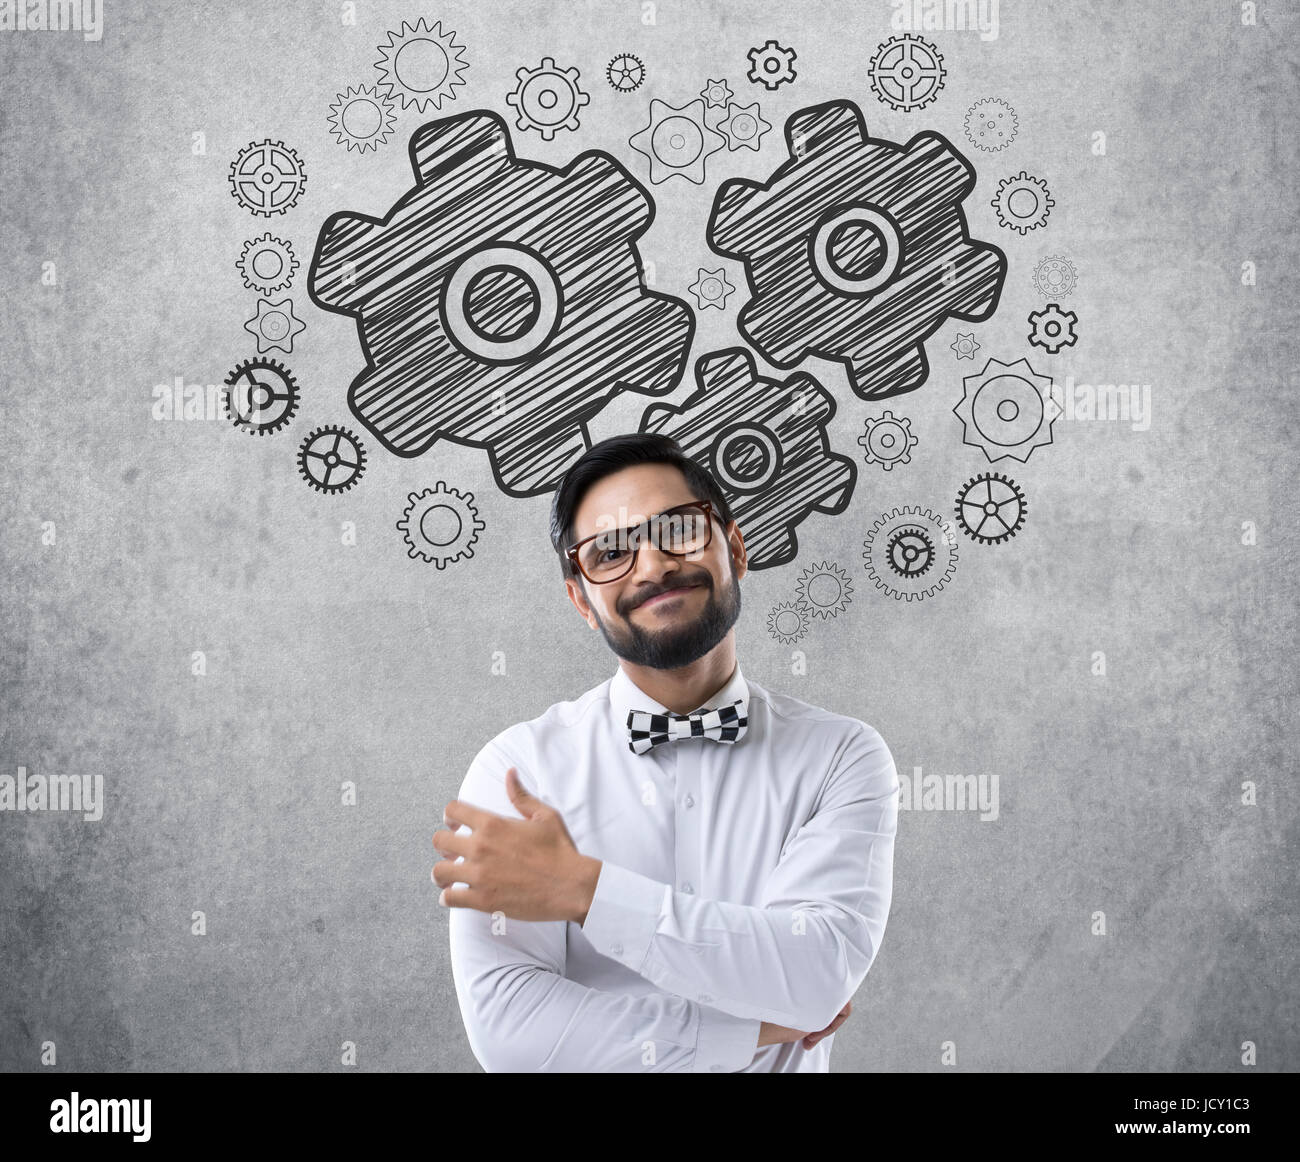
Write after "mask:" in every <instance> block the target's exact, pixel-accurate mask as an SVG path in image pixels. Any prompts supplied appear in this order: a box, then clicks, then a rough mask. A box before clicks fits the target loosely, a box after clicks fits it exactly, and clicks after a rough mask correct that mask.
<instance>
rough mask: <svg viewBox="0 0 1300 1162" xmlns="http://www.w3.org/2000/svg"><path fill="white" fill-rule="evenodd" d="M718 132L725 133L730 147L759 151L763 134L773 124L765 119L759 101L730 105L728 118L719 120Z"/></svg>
mask: <svg viewBox="0 0 1300 1162" xmlns="http://www.w3.org/2000/svg"><path fill="white" fill-rule="evenodd" d="M717 128H718V132H719V133H722V134H725V135H726V138H727V148H728V149H752V150H754V151H755V152H758V149H759V147H760V143H761V142H762V140H763V134H764V133H766V132H767V131H768V130H769V129H771V128H772V126H771V125H770V124H769V123H768V122H766V121H764V120H763V114H762V112H761V111H760V110H759V108H758V102H757V101H755V102H754V103H753V104H752V105H736V104H732V105H728V106H727V116H726V119H725V120H723V121H721V122H719V124H718V127H717Z"/></svg>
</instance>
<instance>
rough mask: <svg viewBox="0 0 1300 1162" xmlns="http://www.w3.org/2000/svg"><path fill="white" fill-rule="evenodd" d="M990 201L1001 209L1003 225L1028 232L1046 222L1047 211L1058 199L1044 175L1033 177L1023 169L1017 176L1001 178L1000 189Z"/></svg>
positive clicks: (993, 205) (1020, 231)
mask: <svg viewBox="0 0 1300 1162" xmlns="http://www.w3.org/2000/svg"><path fill="white" fill-rule="evenodd" d="M989 204H990V205H991V206H992V207H993V208H994V209H995V210H996V211H997V212H998V221H999V222H1000V223H1001V224H1002V225H1003V226H1006V227H1008V228H1009V229H1011V230H1016V231H1018V232H1019V233H1021V234H1028V233H1029V231H1030V230H1037V229H1038V227H1039V226H1043V225H1046V223H1047V215H1048V213H1049V211H1050V210H1051V208H1052V207H1053V206H1054V205H1056V202H1055V201H1054V200H1053V198H1052V195H1051V194H1050V193H1049V192H1048V189H1047V183H1046V182H1045V181H1043V179H1042V178H1036V177H1031V176H1030V175H1029V174H1028V173H1027V172H1026V171H1025V170H1023V169H1022V170H1021V171H1020V172H1019V173H1018V174H1016V176H1015V177H1010V178H1003V179H1002V180H1001V181H1000V182H998V192H997V193H996V194H994V195H993V200H992V202H990V203H989Z"/></svg>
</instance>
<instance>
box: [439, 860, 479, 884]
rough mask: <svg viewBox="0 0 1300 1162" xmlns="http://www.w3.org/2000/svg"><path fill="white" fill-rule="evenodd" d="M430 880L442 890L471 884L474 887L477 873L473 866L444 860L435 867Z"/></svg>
mask: <svg viewBox="0 0 1300 1162" xmlns="http://www.w3.org/2000/svg"><path fill="white" fill-rule="evenodd" d="M429 878H430V879H432V880H433V882H434V883H435V884H437V885H438V887H440V888H449V887H451V885H452V884H469V885H470V886H471V887H473V885H474V878H475V872H474V867H473V865H472V864H469V863H457V862H456V861H455V860H454V859H444V860H440V861H439V862H438V863H435V864H434V865H433V870H432V871H431V872H430V873H429Z"/></svg>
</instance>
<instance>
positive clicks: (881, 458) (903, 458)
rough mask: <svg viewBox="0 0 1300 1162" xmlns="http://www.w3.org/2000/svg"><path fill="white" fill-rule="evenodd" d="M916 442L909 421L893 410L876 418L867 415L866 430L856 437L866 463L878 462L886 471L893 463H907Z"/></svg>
mask: <svg viewBox="0 0 1300 1162" xmlns="http://www.w3.org/2000/svg"><path fill="white" fill-rule="evenodd" d="M916 442H917V441H916V437H915V436H914V435H913V434H912V425H911V423H910V422H909V421H908V420H907V418H906V417H905V416H895V415H894V413H893V412H885V413H883V414H882V415H881V416H879V417H878V418H876V419H872V418H871V417H870V416H868V417H867V420H866V430H865V431H864V432H863V433H862V435H860V436H859V437H858V443H859V444H861V445H862V449H863V451H864V453H865V454H866V455H865V459H866V461H867V463H868V464H879V465H880V466H881V467H882V468H883V469H884V470H885V471H886V472H888V471H889V470H890V469H892V468H893V467H894V465H895V464H906V463H908V462H909V461H910V460H911V459H912V449H913V448H914V447H916Z"/></svg>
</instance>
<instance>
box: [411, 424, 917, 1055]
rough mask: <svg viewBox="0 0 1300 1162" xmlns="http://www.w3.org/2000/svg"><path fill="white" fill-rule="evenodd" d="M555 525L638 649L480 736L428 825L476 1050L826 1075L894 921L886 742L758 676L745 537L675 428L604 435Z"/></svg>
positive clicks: (616, 633)
mask: <svg viewBox="0 0 1300 1162" xmlns="http://www.w3.org/2000/svg"><path fill="white" fill-rule="evenodd" d="M551 541H552V544H553V546H554V547H555V548H556V551H557V553H558V554H559V557H560V564H561V569H562V571H563V574H564V584H565V587H566V589H567V590H568V595H569V599H570V601H572V603H573V605H574V607H575V608H576V609H577V610H578V613H579V614H580V615H581V616H582V618H583V620H584V621H586V623H587V624H588V625H589V626H590V627H591V628H592V629H598V630H600V632H601V633H602V634H603V635H604V638H605V641H606V642H608V644H609V646H610V648H611V649H612V650H613V651H614V653H615V654H616V655H618V657H619V659H620V663H619V668H618V670H617V671H616V672H615V674H614V675H613V677H612V678H610V679H608V680H607V681H605V682H603V683H601V684H600V685H599V686H597V687H595V688H594V689H592V690H588V691H587V693H585V694H583V695H582V696H581V697H579V698H577V699H576V700H573V701H569V702H557V703H556V704H555V705H553V706H551V707H550V709H549V710H547V711H546V712H545V713H544V714H542V715H541V716H540V717H538V718H534V719H532V720H531V721H528V722H522V723H519V724H517V725H515V726H512V727H510V728H508V729H507V730H504V731H502V732H501V733H500V734H499V735H497V737H496V738H494V739H493V740H492V741H491V742H489V743H488V744H487V745H486V746H485V747H483V749H482V750H481V751H479V753H478V754H477V756H476V757H475V758H474V760H473V762H472V763H471V764H470V768H469V772H468V773H467V774H466V776H465V779H464V781H463V783H462V784H461V788H460V795H459V797H458V798H457V799H455V800H453V801H452V802H451V803H449V804H448V805H447V807H446V809H445V811H444V822H445V823H446V824H447V829H446V830H440V831H438V832H437V833H436V834H435V835H434V837H433V843H434V847H435V849H436V850H437V852H438V854H439V855H440V856H441V857H442V858H441V860H440V862H438V863H437V864H435V865H434V868H433V880H434V882H435V883H436V884H437V885H438V886H439V887H441V888H442V889H443V891H442V893H441V895H440V902H441V903H443V904H444V905H445V906H447V907H448V908H449V909H450V912H449V918H450V935H451V956H452V972H453V976H454V979H455V984H456V995H457V998H458V1000H459V1002H460V1009H461V1015H462V1017H463V1018H464V1021H465V1029H466V1033H467V1034H468V1037H469V1042H470V1046H471V1048H472V1049H473V1051H474V1054H475V1056H476V1057H477V1058H478V1060H479V1062H480V1064H481V1065H482V1066H483V1067H484V1069H486V1070H488V1071H489V1072H494V1071H503V1070H509V1071H536V1070H546V1071H550V1070H555V1071H569V1072H575V1071H600V1072H613V1071H638V1070H644V1071H680V1072H753V1073H766V1072H787V1073H794V1072H826V1071H828V1069H829V1062H830V1048H831V1044H832V1042H833V1039H834V1032H835V1030H836V1029H837V1028H838V1027H839V1025H840V1024H841V1023H842V1022H843V1021H844V1019H845V1018H846V1017H847V1016H848V1014H849V1010H850V999H851V997H852V996H853V994H854V992H855V991H856V990H857V988H858V986H859V985H860V984H861V983H862V980H863V978H864V977H865V976H866V973H867V970H868V969H869V968H870V967H871V963H872V961H873V960H874V959H875V956H876V953H877V951H878V950H879V948H880V941H881V937H882V936H883V935H884V931H885V921H886V918H887V917H888V914H889V904H890V897H891V894H892V887H893V849H894V834H895V829H896V826H897V820H898V791H899V783H898V778H897V775H896V773H895V770H894V762H893V758H892V757H891V755H890V753H889V750H888V748H887V747H886V746H885V743H884V741H883V740H882V739H881V738H880V735H879V734H877V733H876V731H875V730H874V729H873V728H872V727H870V726H868V725H867V724H866V723H864V722H862V721H860V720H858V719H856V718H849V717H845V716H843V715H840V714H835V713H832V712H831V711H828V710H823V709H821V708H819V707H816V706H812V705H809V704H808V703H806V702H801V701H799V700H798V699H796V698H792V697H789V696H787V695H784V694H776V693H772V692H770V691H768V690H766V689H764V688H763V687H762V686H760V685H758V684H757V683H755V682H753V681H752V680H749V679H747V678H745V677H744V675H742V673H741V670H740V666H739V664H738V662H737V660H736V649H735V633H734V630H733V626H734V625H735V623H736V619H737V618H738V617H739V615H740V585H739V581H740V579H741V578H742V577H744V576H745V572H746V560H745V542H744V538H743V537H742V535H741V531H740V528H739V526H738V524H737V523H736V521H735V520H733V519H732V517H731V513H730V510H729V509H728V506H727V503H726V500H725V498H724V496H723V494H722V492H721V490H720V489H719V487H718V485H717V483H716V482H715V481H714V480H713V478H712V477H711V476H710V475H709V473H708V472H707V471H705V470H704V469H703V468H702V467H701V466H700V465H698V464H696V463H695V462H694V461H692V460H690V459H689V458H687V457H686V456H684V455H683V454H682V452H681V449H680V448H679V447H678V445H677V444H676V443H675V442H674V441H672V440H670V439H668V438H667V437H665V436H660V435H653V434H640V435H627V436H617V437H614V438H612V439H609V440H605V441H602V442H601V443H598V444H596V445H595V446H594V447H593V448H591V449H590V450H589V451H588V452H587V453H586V454H585V455H584V456H582V458H581V459H579V460H578V461H577V462H576V463H575V464H574V465H573V466H572V467H571V468H570V470H569V472H568V473H567V474H566V476H565V478H564V480H563V481H562V483H561V485H560V487H559V489H558V491H557V492H556V494H555V497H554V501H553V504H552V510H551ZM692 712H698V713H692ZM452 829H454V831H453V830H452Z"/></svg>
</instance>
